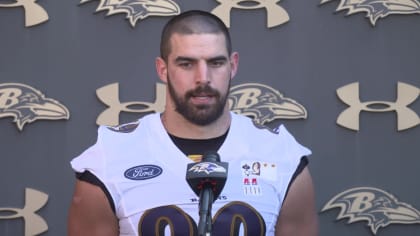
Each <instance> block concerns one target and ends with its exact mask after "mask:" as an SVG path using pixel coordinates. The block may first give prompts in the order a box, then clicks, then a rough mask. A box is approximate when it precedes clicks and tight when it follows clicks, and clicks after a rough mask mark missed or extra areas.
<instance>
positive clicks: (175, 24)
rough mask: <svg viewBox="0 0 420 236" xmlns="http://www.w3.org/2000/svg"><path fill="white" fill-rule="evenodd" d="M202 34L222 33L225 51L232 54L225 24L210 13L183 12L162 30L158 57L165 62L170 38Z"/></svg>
mask: <svg viewBox="0 0 420 236" xmlns="http://www.w3.org/2000/svg"><path fill="white" fill-rule="evenodd" d="M174 33H178V34H183V35H186V34H204V33H214V34H216V33H222V34H223V35H224V36H225V41H226V49H227V51H228V53H229V55H230V54H231V53H232V43H231V39H230V34H229V30H228V28H227V27H226V25H225V23H223V21H222V20H221V19H220V18H218V17H217V16H215V15H213V14H211V13H210V12H205V11H200V10H190V11H186V12H183V13H181V14H179V15H177V16H175V17H173V18H172V19H171V20H169V21H168V23H166V25H165V26H164V28H163V30H162V35H161V38H160V39H161V40H160V57H161V58H163V59H164V60H165V61H167V60H168V55H169V53H170V51H171V45H170V42H169V40H170V37H171V36H172V35H173V34H174Z"/></svg>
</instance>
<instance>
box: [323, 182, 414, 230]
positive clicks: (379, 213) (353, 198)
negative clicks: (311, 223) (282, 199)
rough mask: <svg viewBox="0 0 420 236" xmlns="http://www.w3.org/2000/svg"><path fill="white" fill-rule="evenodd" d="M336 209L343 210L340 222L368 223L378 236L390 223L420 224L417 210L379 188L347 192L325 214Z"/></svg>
mask: <svg viewBox="0 0 420 236" xmlns="http://www.w3.org/2000/svg"><path fill="white" fill-rule="evenodd" d="M336 207H338V208H341V210H340V213H339V215H338V217H337V220H339V219H343V218H349V220H348V223H349V224H350V223H353V222H356V221H367V222H368V223H367V224H368V226H369V227H370V229H371V231H372V233H373V234H374V235H376V233H377V232H378V229H379V228H381V227H386V226H388V225H389V224H420V212H419V211H418V210H417V209H415V208H414V207H412V206H410V205H409V204H406V203H403V202H399V201H398V200H397V199H396V198H395V197H394V196H393V195H392V194H390V193H387V192H385V191H383V190H381V189H377V188H370V187H359V188H352V189H349V190H346V191H344V192H342V193H340V194H338V195H337V196H335V197H334V198H332V199H331V200H330V201H329V202H328V203H327V204H325V206H324V208H323V209H322V210H321V211H327V210H330V209H332V208H336Z"/></svg>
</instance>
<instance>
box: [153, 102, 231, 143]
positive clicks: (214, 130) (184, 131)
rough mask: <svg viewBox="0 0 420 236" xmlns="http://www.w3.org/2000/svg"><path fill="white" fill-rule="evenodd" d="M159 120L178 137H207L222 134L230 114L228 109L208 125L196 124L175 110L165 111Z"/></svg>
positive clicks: (227, 125)
mask: <svg viewBox="0 0 420 236" xmlns="http://www.w3.org/2000/svg"><path fill="white" fill-rule="evenodd" d="M161 120H162V123H163V126H164V127H165V129H166V131H167V132H168V133H170V134H172V135H174V136H177V137H180V138H190V139H209V138H215V137H219V136H221V135H223V134H224V133H226V131H227V130H228V129H229V126H230V121H231V115H230V112H229V110H228V109H226V110H225V111H224V112H223V114H222V115H221V116H220V117H219V118H218V119H217V120H215V121H214V122H212V123H211V124H208V125H204V126H202V125H196V124H193V123H191V122H190V121H188V120H186V119H185V118H184V117H183V116H182V115H181V114H179V113H177V112H175V111H169V112H168V111H165V112H164V113H162V116H161Z"/></svg>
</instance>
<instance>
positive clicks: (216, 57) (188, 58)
mask: <svg viewBox="0 0 420 236" xmlns="http://www.w3.org/2000/svg"><path fill="white" fill-rule="evenodd" d="M197 60H198V59H196V58H193V57H185V56H179V57H177V58H175V62H180V61H197ZM227 60H228V58H227V57H226V56H223V55H221V56H215V57H211V58H209V59H206V61H227Z"/></svg>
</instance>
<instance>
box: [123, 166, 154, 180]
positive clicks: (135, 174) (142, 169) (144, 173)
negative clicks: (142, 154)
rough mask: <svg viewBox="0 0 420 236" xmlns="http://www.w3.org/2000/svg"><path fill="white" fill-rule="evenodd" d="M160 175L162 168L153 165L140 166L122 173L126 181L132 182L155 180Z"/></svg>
mask: <svg viewBox="0 0 420 236" xmlns="http://www.w3.org/2000/svg"><path fill="white" fill-rule="evenodd" d="M160 174H162V168H160V167H159V166H155V165H141V166H135V167H131V168H130V169H128V170H126V171H125V172H124V176H125V177H126V178H127V179H132V180H145V179H151V178H155V177H157V176H159V175H160Z"/></svg>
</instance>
